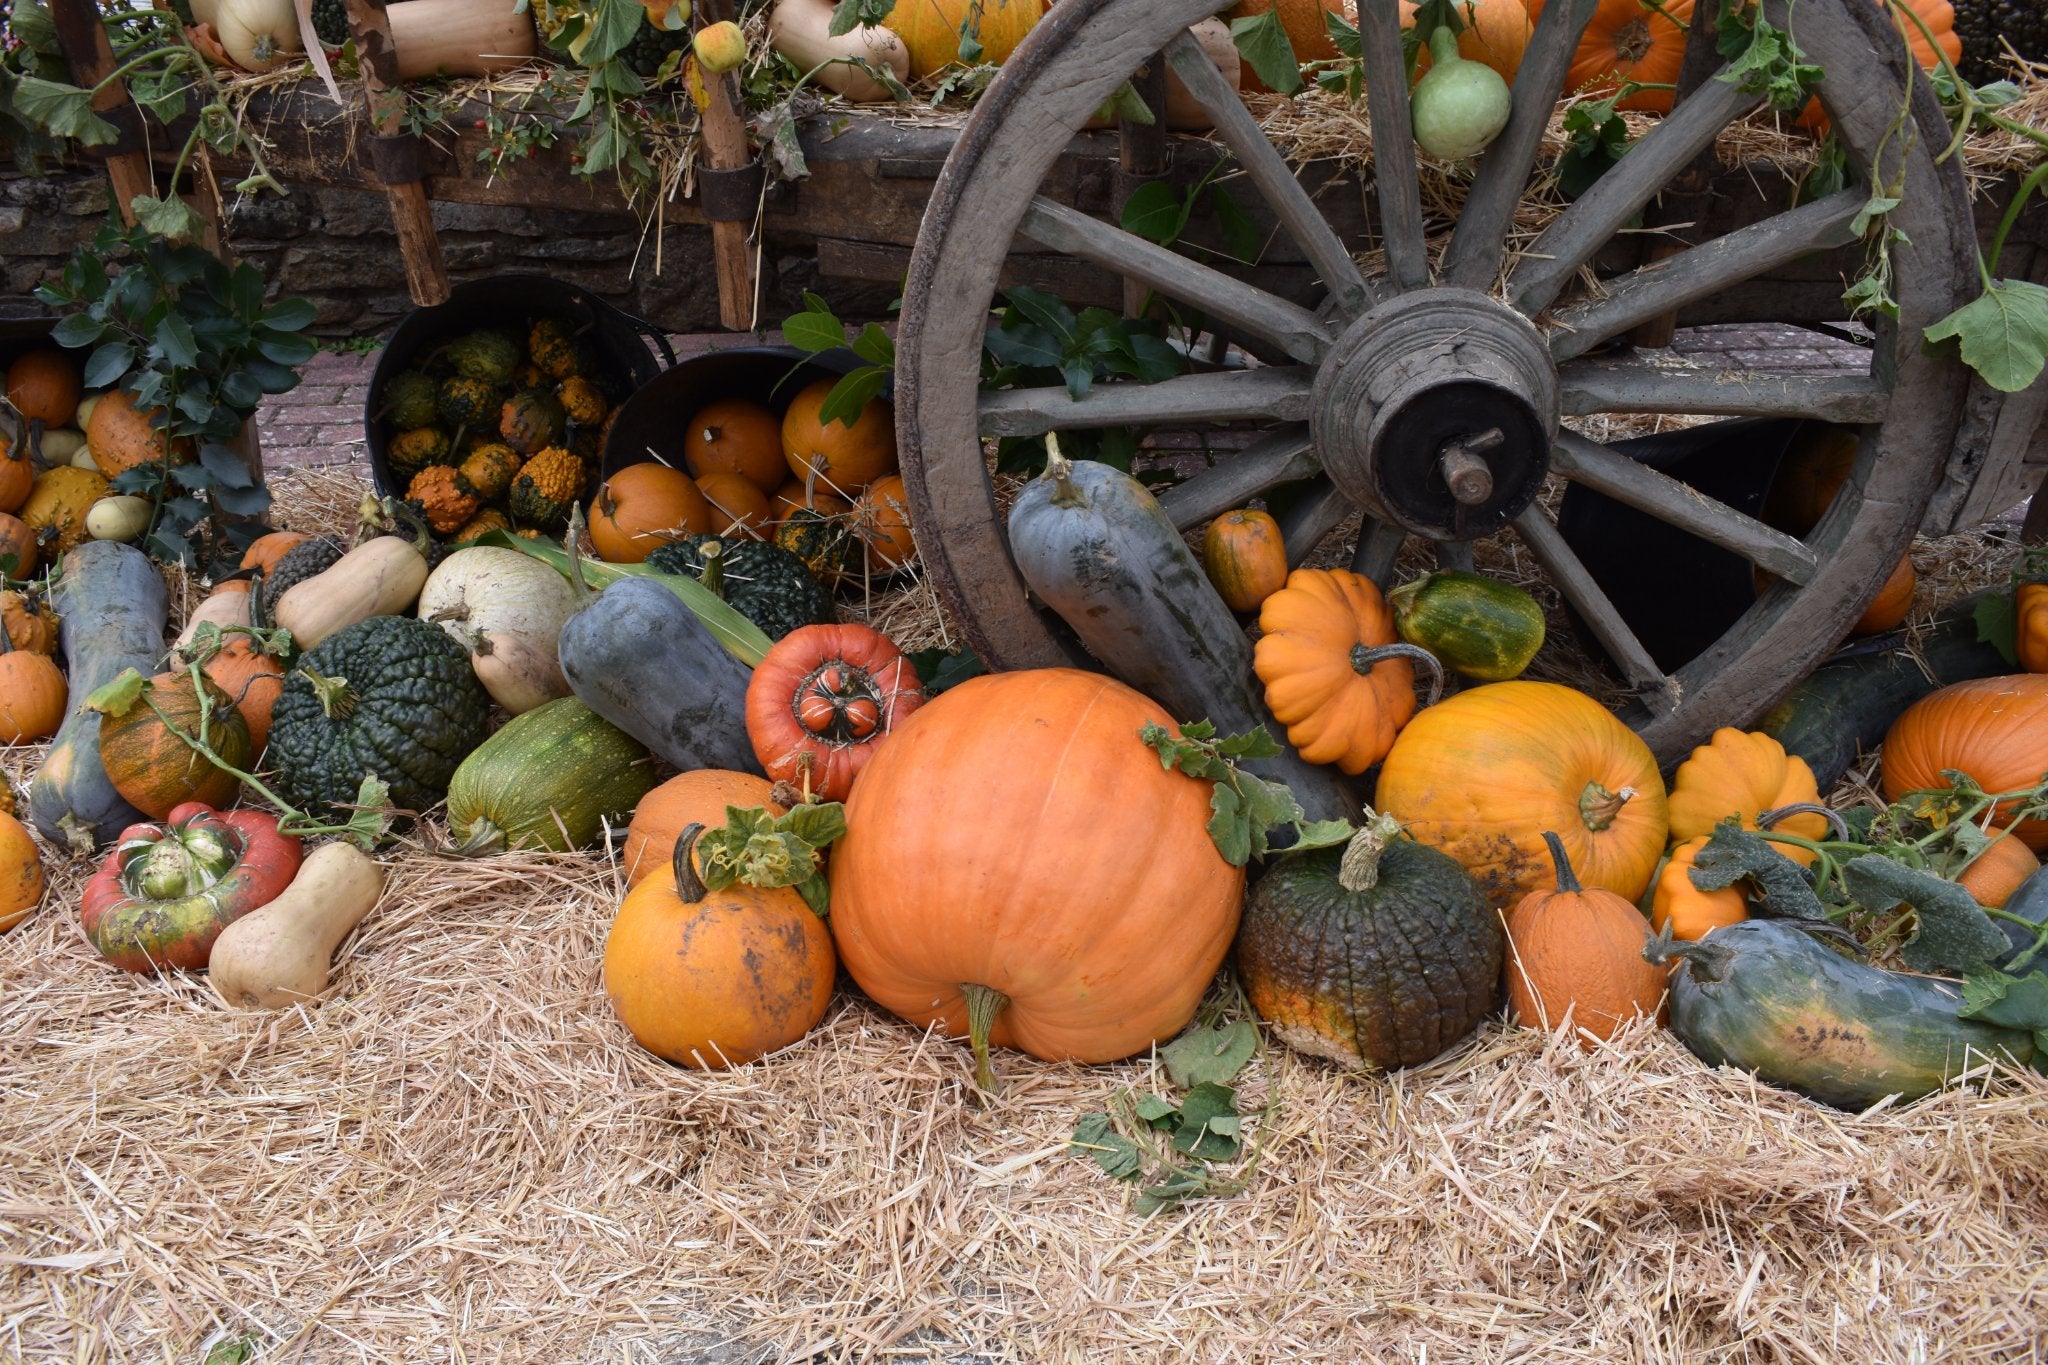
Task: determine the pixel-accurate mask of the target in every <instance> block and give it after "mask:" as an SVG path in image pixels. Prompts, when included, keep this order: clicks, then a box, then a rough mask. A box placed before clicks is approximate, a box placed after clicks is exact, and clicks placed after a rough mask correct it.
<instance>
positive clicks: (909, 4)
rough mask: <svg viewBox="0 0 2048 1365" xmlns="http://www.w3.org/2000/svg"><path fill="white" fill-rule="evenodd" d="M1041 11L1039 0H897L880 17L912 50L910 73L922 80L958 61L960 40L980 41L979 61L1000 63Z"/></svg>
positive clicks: (912, 76)
mask: <svg viewBox="0 0 2048 1365" xmlns="http://www.w3.org/2000/svg"><path fill="white" fill-rule="evenodd" d="M1044 12H1045V6H1044V4H1043V3H1042V0H981V3H979V4H976V3H974V0H897V3H896V7H895V8H894V9H892V10H890V11H889V14H888V17H887V18H885V19H883V20H882V24H883V26H884V27H886V28H888V29H890V30H891V31H893V32H894V33H895V34H896V36H897V37H899V38H901V39H902V40H903V45H904V46H905V47H907V48H909V49H910V77H911V79H912V80H920V81H921V80H923V79H924V78H925V77H926V76H929V75H931V74H933V73H934V72H937V71H941V70H943V69H945V68H946V67H949V66H952V65H954V64H955V63H957V62H958V61H959V60H960V40H961V38H962V37H963V36H971V37H972V38H973V39H974V40H975V41H976V42H978V43H980V44H981V56H980V57H979V58H978V59H977V60H978V61H982V62H993V63H996V64H997V65H1001V64H1002V63H1003V62H1004V61H1006V60H1008V59H1009V56H1010V54H1011V53H1012V52H1014V51H1016V48H1017V44H1018V43H1021V42H1023V41H1024V35H1025V34H1027V33H1029V32H1030V31H1031V29H1032V27H1033V26H1034V25H1035V24H1037V23H1038V19H1039V16H1040V15H1042V14H1043V13H1044Z"/></svg>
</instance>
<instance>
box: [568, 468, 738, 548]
mask: <svg viewBox="0 0 2048 1365" xmlns="http://www.w3.org/2000/svg"><path fill="white" fill-rule="evenodd" d="M712 516H713V514H712V511H711V504H710V503H708V502H706V501H705V500H704V495H703V493H701V492H699V491H698V489H697V483H696V480H694V479H692V478H691V477H690V476H689V475H688V474H685V473H684V472H683V471H682V470H680V469H671V468H669V467H668V466H667V465H665V464H656V463H654V462H653V461H649V462H647V463H645V464H636V465H628V466H626V467H625V468H624V469H621V470H620V471H619V472H618V473H616V474H614V475H612V476H611V477H610V478H608V479H606V480H605V481H604V484H603V486H601V487H600V488H599V489H598V490H597V496H596V497H594V498H592V499H591V500H590V543H591V544H592V545H594V546H595V547H596V548H597V556H598V558H599V559H602V560H605V561H607V562H609V563H612V564H638V563H641V562H642V561H644V560H645V559H646V558H647V556H649V555H650V554H653V553H654V551H655V550H657V549H658V548H660V547H661V546H662V545H663V544H665V543H667V542H668V541H671V540H674V539H675V538H676V537H678V536H681V535H685V534H687V535H698V536H702V535H709V534H710V533H711V525H712Z"/></svg>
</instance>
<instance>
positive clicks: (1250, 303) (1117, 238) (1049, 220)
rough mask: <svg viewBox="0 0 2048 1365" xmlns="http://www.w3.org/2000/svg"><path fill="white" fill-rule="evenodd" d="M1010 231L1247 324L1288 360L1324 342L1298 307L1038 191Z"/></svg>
mask: <svg viewBox="0 0 2048 1365" xmlns="http://www.w3.org/2000/svg"><path fill="white" fill-rule="evenodd" d="M1017 231H1018V232H1019V233H1021V234H1023V235H1024V236H1026V237H1029V238H1031V239H1032V240H1033V241H1035V242H1039V243H1042V244H1043V245H1045V246H1049V247H1051V248H1053V249H1054V250H1055V251H1064V252H1066V253H1067V254H1068V255H1070V256H1078V257H1079V258H1081V259H1082V260H1084V261H1092V262H1093V263H1095V264H1096V265H1099V266H1103V267H1104V268H1106V269H1108V270H1112V271H1114V272H1116V273H1117V274H1119V275H1123V276H1126V277H1128V278H1130V279H1134V280H1138V281H1140V282H1142V283H1144V284H1146V285H1148V286H1150V287H1151V288H1153V289H1156V290H1158V291H1159V292H1160V293H1162V294H1165V295H1167V296H1169V297H1171V298H1176V299H1179V300H1181V301H1182V302H1184V303H1189V304H1193V305H1195V306H1197V307H1199V308H1201V309H1202V310H1203V311H1204V312H1206V313H1208V314H1210V315H1211V316H1213V317H1217V318H1221V319H1222V320H1223V321H1224V322H1226V323H1229V324H1231V325H1233V326H1237V327H1242V328H1244V329H1245V330H1246V331H1248V332H1255V333H1257V334H1258V335H1260V336H1262V337H1265V338H1267V339H1268V340H1271V341H1274V342H1276V343H1278V344H1279V345H1280V347H1281V348H1282V349H1283V350H1285V351H1286V352H1287V354H1289V355H1291V356H1293V357H1294V358H1295V359H1296V360H1304V361H1313V360H1315V359H1317V358H1318V357H1319V356H1321V355H1322V354H1323V352H1324V351H1326V350H1328V349H1329V344H1330V338H1329V333H1328V332H1327V331H1326V330H1325V329H1324V327H1323V325H1322V323H1321V322H1319V321H1317V319H1316V315H1315V314H1314V313H1311V312H1309V311H1308V310H1307V309H1306V308H1302V307H1300V306H1299V305H1297V304H1292V303H1289V302H1287V300H1285V299H1282V298H1278V297H1276V296H1274V295H1272V294H1269V293H1267V292H1266V291H1265V290H1263V289H1258V288H1254V287H1253V286H1251V285H1248V284H1245V283H1243V282H1242V281H1240V280H1237V279H1234V278H1232V277H1231V276H1229V275H1226V274H1224V273H1223V272H1222V271H1220V270H1213V269H1211V268H1210V267H1208V266H1206V265H1202V264H1200V263H1199V262H1196V261H1191V260H1189V259H1188V258H1187V257H1185V256H1182V255H1180V254H1179V253H1178V252H1174V251H1169V250H1168V249H1167V248H1165V247H1163V246H1160V245H1158V244H1156V243H1154V242H1148V241H1146V240H1145V239H1144V238H1143V237H1140V236H1138V235H1137V234H1136V233H1131V232H1125V231H1124V230H1123V229H1122V228H1120V227H1112V226H1111V225H1109V224H1108V223H1104V222H1101V221H1100V220H1098V219H1094V218H1090V217H1089V216H1088V215H1087V214H1085V213H1082V212H1080V211H1079V210H1078V209H1070V208H1068V207H1066V206H1065V205H1064V204H1058V203H1055V202H1054V201H1052V200H1050V199H1047V198H1046V197H1045V196H1043V195H1039V196H1036V197H1035V198H1033V199H1032V201H1031V207H1030V208H1028V209H1026V210H1025V212H1024V221H1023V222H1022V223H1020V224H1018V226H1017Z"/></svg>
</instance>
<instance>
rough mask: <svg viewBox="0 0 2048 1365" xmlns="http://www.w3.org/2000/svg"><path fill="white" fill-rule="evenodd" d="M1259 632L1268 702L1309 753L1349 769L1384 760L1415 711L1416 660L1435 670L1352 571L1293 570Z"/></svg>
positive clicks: (1264, 610) (1257, 660)
mask: <svg viewBox="0 0 2048 1365" xmlns="http://www.w3.org/2000/svg"><path fill="white" fill-rule="evenodd" d="M1259 630H1260V632H1261V634H1260V638H1259V642H1258V644H1257V645H1256V646H1255V647H1254V649H1253V653H1252V667H1253V670H1254V671H1255V672H1257V674H1258V675H1259V681H1260V682H1262V683H1264V684H1265V687H1266V708H1267V709H1268V710H1270V711H1271V712H1272V713H1273V719H1275V720H1277V721H1279V722H1280V723H1281V724H1282V725H1285V726H1286V727H1287V742H1288V743H1290V744H1292V745H1293V746H1294V747H1295V748H1296V749H1299V750H1300V751H1301V756H1302V757H1303V758H1304V759H1306V760H1308V761H1309V762H1310V763H1334V764H1336V765H1337V766H1338V767H1339V768H1341V769H1342V770H1344V771H1345V772H1347V773H1362V772H1364V771H1365V770H1366V769H1367V768H1370V767H1371V766H1372V765H1373V764H1375V763H1377V762H1379V761H1380V760H1381V759H1382V758H1384V757H1386V755H1387V751H1388V750H1389V749H1391V748H1392V747H1393V746H1394V737H1395V736H1396V735H1398V734H1400V732H1401V727H1402V726H1404V725H1406V724H1407V723H1408V720H1409V717H1411V716H1413V715H1414V714H1415V669H1414V667H1413V663H1423V665H1424V667H1426V668H1436V667H1437V664H1436V660H1435V659H1434V658H1433V657H1432V656H1431V655H1430V654H1429V652H1428V651H1427V650H1422V649H1417V648H1416V647H1415V646H1414V645H1405V644H1399V643H1397V642H1396V640H1395V634H1394V613H1393V611H1392V610H1391V609H1390V608H1389V607H1388V606H1387V603H1386V599H1385V598H1383V597H1381V596H1380V590H1379V589H1378V588H1377V587H1376V586H1374V584H1373V581H1372V580H1371V579H1370V578H1367V577H1365V576H1364V575H1362V574H1355V573H1352V572H1350V571H1349V570H1348V569H1296V570H1295V571H1294V572H1293V573H1291V574H1289V575H1288V576H1287V585H1286V586H1285V587H1283V588H1281V589H1280V590H1279V591H1278V592H1276V593H1273V594H1272V595H1271V596H1269V597H1267V598H1266V601H1265V604H1264V605H1263V606H1261V607H1260V608H1259ZM1411 661H1413V662H1411ZM1424 661H1426V662H1424ZM1438 676H1439V678H1441V673H1439V675H1438ZM1394 809H1395V813H1396V814H1398V815H1401V816H1402V817H1403V818H1404V819H1405V818H1407V815H1408V812H1406V811H1404V810H1402V809H1400V808H1399V807H1395V808H1394Z"/></svg>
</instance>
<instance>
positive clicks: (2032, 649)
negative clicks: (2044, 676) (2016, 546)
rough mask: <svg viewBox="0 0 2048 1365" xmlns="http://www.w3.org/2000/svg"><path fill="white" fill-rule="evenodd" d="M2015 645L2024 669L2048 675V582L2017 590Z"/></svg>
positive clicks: (2031, 584) (2014, 623)
mask: <svg viewBox="0 0 2048 1365" xmlns="http://www.w3.org/2000/svg"><path fill="white" fill-rule="evenodd" d="M2013 613H2014V621H2013V643H2014V645H2015V646H2016V647H2017V648H2018V651H2019V659H2020V667H2021V668H2024V669H2026V670H2027V672H2029V673H2048V583H2022V584H2020V585H2019V587H2018V588H2016V589H2015V590H2014V591H2013Z"/></svg>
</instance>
